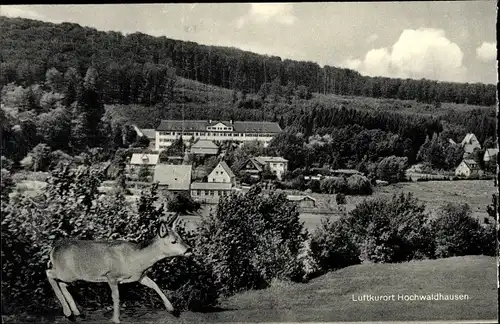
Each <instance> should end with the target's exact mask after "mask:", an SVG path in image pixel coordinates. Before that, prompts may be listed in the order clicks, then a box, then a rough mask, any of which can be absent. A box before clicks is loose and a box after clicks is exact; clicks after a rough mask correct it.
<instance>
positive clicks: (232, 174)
mask: <svg viewBox="0 0 500 324" xmlns="http://www.w3.org/2000/svg"><path fill="white" fill-rule="evenodd" d="M219 164H220V166H221V167H222V168H223V169H224V171H226V173H227V174H228V175H229V176H230V177H231V178H232V177H234V173H233V170H231V168H230V167H229V165H227V163H226V162H224V161H220V162H219Z"/></svg>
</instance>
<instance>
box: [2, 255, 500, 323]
mask: <svg viewBox="0 0 500 324" xmlns="http://www.w3.org/2000/svg"><path fill="white" fill-rule="evenodd" d="M495 278H496V262H495V258H492V257H484V256H467V257H454V258H448V259H440V260H426V261H415V262H409V263H403V264H363V265H357V266H352V267H348V268H344V269H341V270H339V271H336V272H331V273H328V274H326V275H324V276H322V277H319V278H316V279H314V280H312V281H311V282H309V283H307V284H276V285H274V286H272V287H271V288H269V289H266V290H258V291H248V292H244V293H242V294H238V295H235V296H233V297H231V298H229V299H227V300H223V301H222V302H221V308H222V311H219V312H212V313H193V312H185V313H183V314H182V315H181V317H180V318H178V319H174V318H172V317H171V316H170V315H169V314H168V313H167V312H166V311H164V310H145V309H141V310H134V309H128V310H124V311H123V312H122V322H123V323H137V322H141V323H154V324H160V323H172V322H175V323H185V324H188V323H189V324H190V323H206V322H230V321H239V322H243V321H246V322H271V321H274V322H279V321H295V322H297V321H323V322H324V321H367V320H370V321H377V320H392V321H403V320H408V321H409V320H423V321H425V320H429V321H431V320H473V319H483V320H488V319H495V318H496V316H497V305H496V290H495V285H494V282H495ZM414 293H416V294H432V293H442V294H467V295H468V296H469V300H466V301H394V302H392V301H391V302H389V301H388V302H354V301H352V295H353V294H354V295H361V294H389V295H390V294H396V295H397V294H414ZM110 304H111V301H110ZM105 306H108V305H105ZM103 307H104V305H103ZM87 315H88V316H89V318H88V319H87V320H85V323H107V321H108V320H109V318H110V317H111V312H110V311H109V310H108V311H96V312H88V314H87ZM37 320H38V321H40V322H45V321H46V320H44V319H41V318H37ZM50 321H51V322H54V319H51V320H50ZM9 322H10V323H19V322H15V321H9ZM55 322H56V323H64V322H65V319H63V318H62V317H60V316H58V317H57V318H56V319H55Z"/></svg>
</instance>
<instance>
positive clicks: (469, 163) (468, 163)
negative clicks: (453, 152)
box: [455, 159, 483, 178]
mask: <svg viewBox="0 0 500 324" xmlns="http://www.w3.org/2000/svg"><path fill="white" fill-rule="evenodd" d="M482 174H483V171H482V170H481V168H480V167H479V164H477V162H476V161H474V160H471V159H464V160H463V161H462V162H461V163H460V164H459V165H458V167H457V168H456V169H455V175H456V176H463V177H466V178H468V177H470V176H474V175H476V176H480V175H482Z"/></svg>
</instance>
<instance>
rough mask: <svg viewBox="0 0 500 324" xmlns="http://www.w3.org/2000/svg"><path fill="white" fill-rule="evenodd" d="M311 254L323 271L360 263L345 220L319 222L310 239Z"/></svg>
mask: <svg viewBox="0 0 500 324" xmlns="http://www.w3.org/2000/svg"><path fill="white" fill-rule="evenodd" d="M311 254H312V256H313V258H314V259H315V260H316V262H317V263H318V265H319V266H320V268H321V269H322V270H323V271H328V270H335V269H340V268H344V267H348V266H350V265H354V264H358V263H360V259H359V251H358V248H357V246H356V244H354V242H353V240H352V239H351V237H350V235H349V229H348V227H347V222H346V219H345V218H341V219H339V220H337V221H331V220H330V219H323V220H322V221H321V225H320V226H319V227H318V228H317V229H316V231H315V232H314V234H313V236H312V238H311Z"/></svg>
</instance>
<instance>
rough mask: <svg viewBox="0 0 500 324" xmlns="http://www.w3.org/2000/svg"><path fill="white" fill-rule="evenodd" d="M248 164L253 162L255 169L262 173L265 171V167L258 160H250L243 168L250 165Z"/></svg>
mask: <svg viewBox="0 0 500 324" xmlns="http://www.w3.org/2000/svg"><path fill="white" fill-rule="evenodd" d="M248 162H251V163H252V164H253V165H254V166H255V168H256V169H257V170H258V171H259V172H260V171H262V170H264V165H263V164H261V163H260V162H259V161H258V160H257V159H256V158H249V159H248V160H247V162H245V164H243V167H244V166H245V165H247V164H248Z"/></svg>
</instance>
